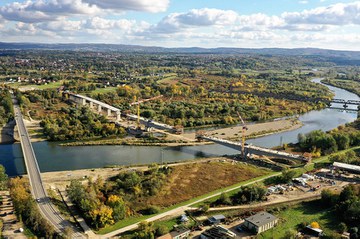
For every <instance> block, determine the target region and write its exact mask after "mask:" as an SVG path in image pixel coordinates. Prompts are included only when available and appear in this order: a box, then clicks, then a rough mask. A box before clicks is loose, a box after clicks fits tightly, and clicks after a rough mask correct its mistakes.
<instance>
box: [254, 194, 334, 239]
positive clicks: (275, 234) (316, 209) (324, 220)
mask: <svg viewBox="0 0 360 239" xmlns="http://www.w3.org/2000/svg"><path fill="white" fill-rule="evenodd" d="M276 216H277V217H278V218H279V224H278V225H277V226H276V227H274V228H272V229H270V230H268V231H266V232H264V233H261V234H260V235H259V238H264V239H265V238H279V239H281V238H284V239H285V233H286V231H288V230H291V229H292V230H295V231H296V230H297V227H298V225H299V224H300V223H302V222H306V223H308V224H310V223H311V222H314V221H316V222H318V223H319V225H320V228H321V229H322V230H324V233H325V234H330V232H335V231H336V229H337V225H338V224H339V223H340V221H339V218H338V217H337V216H336V213H335V212H333V211H332V210H330V209H328V208H323V207H322V203H321V201H320V200H317V201H312V202H305V203H302V204H299V205H296V206H293V207H291V208H289V209H285V210H283V211H281V212H279V213H278V214H276Z"/></svg>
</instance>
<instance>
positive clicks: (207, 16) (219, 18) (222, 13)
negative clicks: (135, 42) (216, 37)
mask: <svg viewBox="0 0 360 239" xmlns="http://www.w3.org/2000/svg"><path fill="white" fill-rule="evenodd" d="M238 17H239V15H238V14H237V13H236V12H234V11H231V10H220V9H213V8H212V9H210V8H202V9H192V10H190V11H189V12H185V13H171V14H169V15H167V16H166V17H164V18H163V19H162V20H161V21H160V22H159V23H158V24H156V25H154V26H152V27H151V29H149V31H150V32H154V33H171V32H172V33H174V32H178V31H181V30H184V29H189V28H196V27H209V26H230V25H233V24H235V23H236V22H237V20H238Z"/></svg>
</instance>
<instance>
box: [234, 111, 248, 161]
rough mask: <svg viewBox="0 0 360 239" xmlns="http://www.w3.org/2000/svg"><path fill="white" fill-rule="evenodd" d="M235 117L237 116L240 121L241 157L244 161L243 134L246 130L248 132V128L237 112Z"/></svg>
mask: <svg viewBox="0 0 360 239" xmlns="http://www.w3.org/2000/svg"><path fill="white" fill-rule="evenodd" d="M236 113H237V115H238V116H239V119H240V121H241V124H242V130H241V156H242V158H243V159H245V134H246V130H248V127H247V126H246V124H245V122H244V120H243V119H242V117H241V115H240V113H239V112H236Z"/></svg>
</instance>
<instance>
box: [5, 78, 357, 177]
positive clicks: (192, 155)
mask: <svg viewBox="0 0 360 239" xmlns="http://www.w3.org/2000/svg"><path fill="white" fill-rule="evenodd" d="M313 81H314V82H317V83H320V79H314V80H313ZM327 87H329V89H330V90H331V91H333V92H334V93H335V98H337V99H345V100H349V99H351V100H360V98H359V97H358V96H357V95H355V94H353V93H350V92H348V91H346V90H343V89H339V88H336V87H332V86H327ZM351 107H352V108H353V107H355V106H351ZM351 107H349V108H351ZM356 118H357V113H356V112H346V111H339V110H335V109H323V110H319V111H311V112H309V113H306V114H304V115H301V116H300V118H299V120H300V121H301V122H302V123H303V126H302V127H301V128H299V129H296V130H293V131H288V132H283V133H278V134H273V135H269V136H265V137H260V138H256V139H251V140H247V143H251V144H254V145H258V146H263V147H274V146H278V145H280V144H281V143H295V142H297V135H298V134H299V133H304V134H305V133H308V132H310V131H312V130H316V129H322V130H324V131H327V130H330V129H333V128H336V127H337V126H339V125H342V124H345V123H348V122H352V121H354V120H355V119H356ZM33 146H34V151H35V154H36V157H37V160H38V163H39V167H40V170H41V172H50V171H62V170H75V169H86V168H101V167H104V166H109V165H138V164H150V163H162V162H177V161H183V160H191V159H196V158H201V157H213V156H222V155H225V154H227V155H232V154H237V153H238V151H236V150H233V149H229V148H226V147H224V146H221V145H216V144H213V145H201V146H185V147H151V146H150V147H149V146H123V145H119V146H76V147H62V146H59V145H58V144H57V143H51V142H37V143H33ZM0 164H2V165H4V166H5V168H6V172H7V174H8V175H10V176H14V175H20V174H24V173H25V167H24V162H23V158H22V152H21V147H20V144H11V145H0Z"/></svg>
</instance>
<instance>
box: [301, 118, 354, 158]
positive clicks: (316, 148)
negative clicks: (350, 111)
mask: <svg viewBox="0 0 360 239" xmlns="http://www.w3.org/2000/svg"><path fill="white" fill-rule="evenodd" d="M357 124H359V120H357V121H356V122H354V123H353V124H350V125H349V128H348V129H346V130H339V129H343V126H339V127H338V128H337V129H335V130H332V131H330V132H327V133H326V132H323V131H322V130H314V131H312V132H310V133H308V134H299V135H298V141H299V146H300V148H301V149H302V150H303V151H306V152H312V153H313V155H315V156H320V155H328V154H331V153H334V152H337V151H338V150H344V149H348V148H349V147H353V146H358V145H360V132H359V131H357V130H350V129H351V128H353V126H354V125H357Z"/></svg>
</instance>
